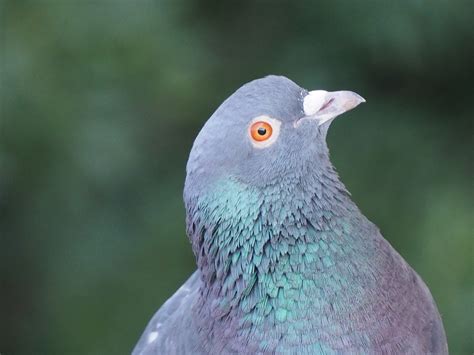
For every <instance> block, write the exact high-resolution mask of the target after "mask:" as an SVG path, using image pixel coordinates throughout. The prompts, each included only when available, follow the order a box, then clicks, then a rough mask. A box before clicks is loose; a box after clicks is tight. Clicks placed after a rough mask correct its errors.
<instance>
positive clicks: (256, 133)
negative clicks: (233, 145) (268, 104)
mask: <svg viewBox="0 0 474 355" xmlns="http://www.w3.org/2000/svg"><path fill="white" fill-rule="evenodd" d="M272 134H273V127H272V125H271V124H270V123H268V122H265V121H257V122H255V123H254V124H252V126H250V135H251V136H252V138H253V140H255V141H257V142H263V141H266V140H267V139H269V138H270V137H271V136H272Z"/></svg>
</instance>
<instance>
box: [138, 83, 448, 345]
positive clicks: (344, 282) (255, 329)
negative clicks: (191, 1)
mask: <svg viewBox="0 0 474 355" xmlns="http://www.w3.org/2000/svg"><path fill="white" fill-rule="evenodd" d="M307 95H308V92H307V91H306V90H304V89H301V88H299V87H298V86H297V85H296V84H294V83H293V82H291V81H290V80H288V79H286V78H283V77H275V76H270V77H266V78H264V79H259V80H256V81H253V82H251V83H249V84H246V85H245V86H244V87H242V88H241V89H239V90H238V91H237V92H236V93H235V94H233V95H232V96H231V97H230V98H229V99H227V100H226V101H225V102H224V103H223V104H222V105H221V107H220V108H219V109H218V110H217V111H216V112H215V113H214V115H213V116H212V117H211V118H210V119H209V121H208V122H207V123H206V125H205V126H204V128H203V129H202V131H201V132H200V134H199V136H198V137H197V139H196V141H195V143H194V146H193V149H192V152H191V155H190V159H189V162H188V166H187V177H186V184H185V191H184V199H185V204H186V212H187V234H188V237H189V238H190V240H191V243H192V247H193V251H194V254H195V256H196V260H197V265H198V271H196V272H195V273H194V274H193V275H192V276H191V277H190V279H189V280H188V281H187V282H186V283H185V284H184V285H183V286H182V287H181V288H180V289H179V290H178V291H177V292H176V293H175V295H173V296H172V297H171V298H170V299H169V300H168V301H167V302H166V303H165V304H164V305H163V306H162V307H161V308H160V310H159V311H158V312H157V313H156V314H155V316H154V317H153V318H152V320H151V321H150V323H149V325H148V327H147V328H146V330H145V332H144V334H143V336H142V338H141V339H140V341H139V343H138V344H137V346H136V348H135V350H134V354H233V353H239V354H247V353H248V354H256V353H261V354H266V353H278V354H280V353H282V354H283V353H285V354H286V353H290V354H326V353H328V354H332V353H348V352H349V353H394V354H395V353H412V354H420V353H433V354H445V353H447V343H446V338H445V334H444V330H443V326H442V322H441V319H440V316H439V313H438V311H437V309H436V305H435V303H434V301H433V299H432V297H431V294H430V292H429V290H428V288H427V287H426V286H425V284H424V283H423V281H422V280H421V279H420V278H419V276H418V275H417V274H416V273H415V271H413V270H412V269H411V268H410V266H408V264H407V263H406V262H405V261H404V260H403V259H402V257H401V256H400V255H399V254H398V253H397V252H396V251H395V250H394V249H393V248H392V247H391V246H390V245H389V243H388V242H387V241H386V240H385V239H384V238H383V237H382V235H381V234H380V233H379V230H378V229H377V227H376V226H375V225H374V224H372V223H371V222H370V221H368V220H367V219H366V218H365V217H364V216H363V215H362V213H361V212H360V211H359V209H358V208H357V206H356V205H355V204H354V203H353V202H352V201H351V199H350V195H349V193H348V192H347V190H346V189H345V187H344V185H343V184H342V183H341V182H340V180H339V178H338V176H337V173H336V171H335V170H334V168H333V167H332V165H331V163H330V161H329V152H328V149H327V145H326V142H325V136H326V132H327V129H328V126H329V123H330V121H328V122H326V121H327V120H326V121H324V124H322V125H317V124H315V122H313V120H311V119H308V120H301V118H302V117H304V116H305V112H304V109H303V101H304V97H305V96H307ZM329 104H330V102H329ZM259 115H268V116H270V117H273V118H276V119H278V120H280V122H281V132H280V135H279V137H278V139H277V141H276V142H275V143H274V144H273V145H271V146H269V147H267V148H264V149H256V148H255V146H253V145H252V144H251V142H250V141H249V138H248V125H249V122H252V119H253V118H254V117H259ZM325 117H327V115H326V116H325Z"/></svg>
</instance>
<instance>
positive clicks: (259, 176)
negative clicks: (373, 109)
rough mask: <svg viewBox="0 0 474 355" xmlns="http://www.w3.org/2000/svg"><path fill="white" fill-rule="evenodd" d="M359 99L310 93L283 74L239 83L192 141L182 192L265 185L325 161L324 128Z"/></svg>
mask: <svg viewBox="0 0 474 355" xmlns="http://www.w3.org/2000/svg"><path fill="white" fill-rule="evenodd" d="M361 102H364V99H363V98H362V97H360V96H359V95H357V94H355V93H353V92H350V91H337V92H327V91H324V90H317V91H310V92H308V91H307V90H305V89H303V88H301V87H299V86H298V85H297V84H295V83H294V82H293V81H291V80H289V79H287V78H286V77H283V76H267V77H265V78H262V79H257V80H254V81H251V82H249V83H247V84H245V85H243V86H242V87H241V88H240V89H238V90H237V91H236V92H235V93H234V94H232V95H231V96H230V97H229V98H228V99H227V100H226V101H224V103H222V105H221V106H220V107H219V108H218V109H217V110H216V112H215V113H214V114H213V115H212V116H211V118H210V119H209V120H208V121H207V123H206V124H205V125H204V127H203V128H202V130H201V132H200V133H199V135H198V137H197V138H196V140H195V143H194V146H193V148H192V151H191V154H190V157H189V161H188V165H187V174H188V175H187V183H186V185H187V188H191V189H195V190H196V189H197V190H201V189H206V188H208V187H210V186H212V184H214V183H215V182H216V181H218V180H222V179H229V178H231V179H235V180H237V181H240V182H242V183H244V184H249V185H251V186H255V187H259V188H262V187H265V186H267V185H271V184H273V183H274V182H275V181H276V180H280V179H282V178H284V177H285V176H288V175H293V176H295V175H301V174H304V173H305V171H306V168H307V166H308V165H311V166H316V167H317V166H318V165H324V164H326V163H327V161H328V150H327V146H326V139H325V138H326V132H327V128H328V126H329V124H330V122H331V121H332V119H334V118H335V117H337V116H338V115H340V114H341V113H343V112H345V111H348V110H350V109H352V108H354V107H355V106H357V105H358V104H359V103H361Z"/></svg>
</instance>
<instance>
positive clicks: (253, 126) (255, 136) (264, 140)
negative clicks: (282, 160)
mask: <svg viewBox="0 0 474 355" xmlns="http://www.w3.org/2000/svg"><path fill="white" fill-rule="evenodd" d="M280 126H281V122H280V121H279V120H277V119H275V118H271V117H268V116H265V115H263V116H258V117H255V118H254V119H253V120H252V122H250V125H249V131H248V134H249V136H250V137H249V138H250V142H251V143H252V145H253V146H254V147H255V148H266V147H269V146H271V145H272V144H273V143H275V141H276V140H277V138H278V135H279V134H280Z"/></svg>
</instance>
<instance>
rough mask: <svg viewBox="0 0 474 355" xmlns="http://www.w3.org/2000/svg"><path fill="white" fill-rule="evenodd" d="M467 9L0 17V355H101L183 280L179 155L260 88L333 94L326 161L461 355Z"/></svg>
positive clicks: (74, 10)
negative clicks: (419, 285) (349, 96)
mask: <svg viewBox="0 0 474 355" xmlns="http://www.w3.org/2000/svg"><path fill="white" fill-rule="evenodd" d="M472 10H473V6H472V2H471V1H457V2H448V1H436V0H435V1H424V0H419V1H401V2H400V1H399V2H390V1H382V2H377V1H365V2H351V1H343V0H341V1H322V2H317V3H316V2H309V1H308V2H304V1H303V2H292V3H290V2H285V3H282V6H276V5H270V3H269V2H259V3H257V4H255V2H252V1H243V2H235V3H234V4H233V5H227V6H224V5H223V4H220V3H218V2H207V1H193V2H189V1H183V0H181V1H169V2H158V1H146V0H139V1H133V2H132V1H126V0H120V1H114V2H111V1H106V0H96V1H90V2H88V1H87V2H82V1H81V2H79V1H53V0H42V1H39V0H38V1H6V0H3V1H1V0H0V75H1V76H0V90H1V91H0V99H1V101H0V103H1V107H0V110H1V111H0V135H1V136H0V212H1V213H0V233H1V234H0V235H1V244H0V257H1V260H2V262H1V280H2V283H1V303H0V304H1V308H0V319H1V322H0V323H1V325H0V334H1V335H0V352H1V353H2V354H3V353H5V354H32V353H35V354H43V353H44V354H64V353H87V354H107V353H110V354H114V353H126V352H127V351H129V350H131V348H132V346H133V345H134V344H135V342H136V340H137V339H138V336H139V335H140V334H141V332H142V330H143V327H144V325H145V323H146V321H147V320H148V319H149V318H150V317H151V315H152V314H153V312H154V311H155V310H156V309H157V307H158V306H159V304H160V303H161V302H162V301H164V300H165V299H167V298H168V297H169V296H170V295H171V294H172V293H173V292H174V291H175V290H176V289H177V287H178V286H179V285H181V284H182V282H183V281H184V280H185V279H186V278H187V277H188V276H189V275H190V274H191V272H192V271H193V270H194V259H193V256H192V253H191V247H190V245H189V243H188V241H187V238H186V236H185V223H184V208H183V204H182V197H181V196H182V186H183V182H184V176H185V171H184V168H185V161H186V159H187V154H188V152H189V150H190V147H191V144H192V141H193V138H194V137H195V135H196V134H197V132H198V130H199V128H200V127H201V125H202V124H203V123H204V122H205V120H206V119H207V118H208V117H209V116H210V114H211V113H212V112H213V110H214V109H215V108H216V106H217V105H218V104H219V103H220V102H221V101H222V100H223V99H224V98H226V97H227V96H229V94H230V93H231V92H232V91H234V90H235V89H236V88H237V87H239V86H240V85H241V84H242V83H244V82H247V81H249V80H251V79H254V78H256V77H261V76H263V75H266V74H269V73H276V74H283V75H286V76H288V77H290V78H291V79H293V80H295V81H296V82H297V83H299V84H301V85H302V86H304V87H307V88H310V89H313V88H324V89H327V90H339V89H350V90H354V91H356V92H358V93H360V94H361V95H362V96H364V97H365V98H366V99H367V104H365V105H363V106H361V107H360V108H358V109H357V110H355V111H354V112H352V113H351V114H350V116H349V117H341V118H339V119H338V120H336V121H335V122H334V123H333V125H332V128H331V130H330V133H329V139H328V141H329V146H330V148H331V153H332V161H333V163H334V164H335V166H336V168H337V169H338V171H339V173H340V175H341V178H342V180H343V181H344V183H345V184H346V186H347V188H348V189H349V191H351V192H352V194H353V200H354V201H355V202H356V203H357V204H358V206H359V207H360V208H361V209H362V211H363V212H364V214H365V215H366V216H367V217H368V218H369V219H371V220H372V221H373V222H374V223H375V224H377V225H378V226H379V227H380V228H381V230H382V233H383V235H384V236H385V238H386V239H388V240H389V241H390V242H391V243H392V244H393V245H394V247H395V248H396V249H397V250H398V251H399V252H400V253H401V254H402V255H403V256H404V257H405V259H406V260H407V261H408V262H409V263H410V264H411V265H412V266H413V267H414V269H415V270H417V272H418V273H419V274H420V275H421V276H422V277H423V279H424V280H425V281H426V283H427V284H428V286H429V287H430V290H431V292H432V294H433V296H434V298H435V299H436V301H437V304H438V307H439V310H440V312H441V314H442V316H443V319H444V325H445V327H446V332H447V336H448V342H449V345H450V350H451V352H452V353H453V354H458V353H472V352H473V351H474V344H473V341H472V336H471V335H472V329H473V324H472V318H473V317H472V312H471V311H472V295H473V288H472V285H473V282H474V280H473V276H472V239H471V238H472V235H471V234H472V227H473V225H472V222H471V219H472V202H471V201H472V197H473V196H472V190H471V180H472V171H471V169H470V167H471V164H472V140H471V135H472V127H471V120H472V116H473V114H472V113H473V110H472V105H473V104H472V83H473V82H474V78H473V71H472V57H473V54H474V53H473V52H474V50H473V43H474V38H473V37H474V32H473V31H472V12H473V11H472Z"/></svg>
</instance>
